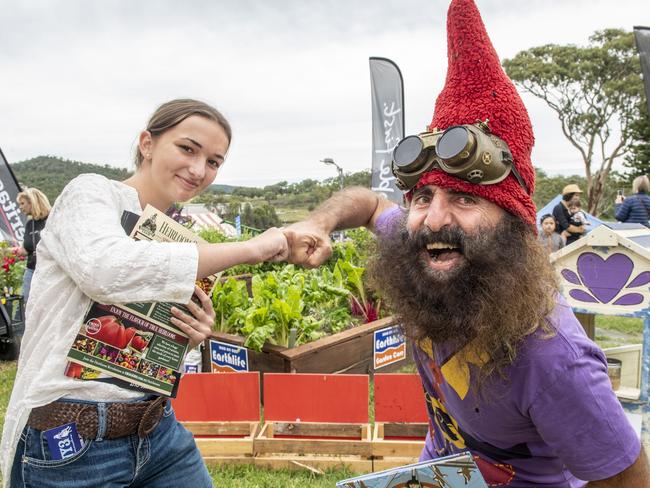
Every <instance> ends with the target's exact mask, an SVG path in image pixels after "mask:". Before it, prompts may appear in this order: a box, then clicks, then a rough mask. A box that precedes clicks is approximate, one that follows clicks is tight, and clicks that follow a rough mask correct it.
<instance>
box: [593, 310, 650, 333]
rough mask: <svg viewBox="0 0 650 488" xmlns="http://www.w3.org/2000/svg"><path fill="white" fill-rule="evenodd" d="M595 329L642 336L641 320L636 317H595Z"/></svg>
mask: <svg viewBox="0 0 650 488" xmlns="http://www.w3.org/2000/svg"><path fill="white" fill-rule="evenodd" d="M596 327H600V328H601V329H607V330H615V331H617V332H622V333H624V334H630V335H638V336H643V319H641V318H638V317H618V316H616V315H596Z"/></svg>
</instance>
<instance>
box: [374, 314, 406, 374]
mask: <svg viewBox="0 0 650 488" xmlns="http://www.w3.org/2000/svg"><path fill="white" fill-rule="evenodd" d="M373 358H374V366H375V369H379V368H383V367H384V366H388V365H389V364H393V363H397V362H399V361H403V360H404V359H406V340H405V339H404V334H403V332H402V328H401V327H400V326H399V325H392V326H390V327H386V328H385V329H381V330H376V331H375V345H374V354H373Z"/></svg>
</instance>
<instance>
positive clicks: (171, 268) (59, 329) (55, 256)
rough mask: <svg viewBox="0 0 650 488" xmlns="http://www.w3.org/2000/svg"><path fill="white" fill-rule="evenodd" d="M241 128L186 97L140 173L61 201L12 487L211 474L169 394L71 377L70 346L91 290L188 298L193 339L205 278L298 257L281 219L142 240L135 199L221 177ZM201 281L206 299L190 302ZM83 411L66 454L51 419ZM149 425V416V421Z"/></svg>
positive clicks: (198, 481)
mask: <svg viewBox="0 0 650 488" xmlns="http://www.w3.org/2000/svg"><path fill="white" fill-rule="evenodd" d="M230 139H231V130H230V126H229V124H228V122H227V121H226V119H225V118H224V117H223V116H222V115H221V114H220V113H219V112H218V111H217V110H215V109H214V108H212V107H211V106H209V105H207V104H205V103H202V102H198V101H195V100H173V101H171V102H168V103H165V104H163V105H162V106H160V107H159V108H158V109H157V110H156V112H155V113H154V114H153V116H152V117H151V119H150V120H149V123H148V125H147V128H146V129H145V130H144V131H142V133H141V134H140V137H139V141H138V149H137V155H136V171H135V173H134V175H133V176H131V177H130V178H128V179H127V180H125V181H124V182H118V181H111V180H108V179H106V178H104V177H102V176H99V175H82V176H79V177H77V178H75V179H74V180H73V181H71V182H70V183H69V184H68V186H67V187H66V188H65V189H64V190H63V192H62V193H61V195H60V196H59V198H58V199H57V201H56V203H55V205H54V207H53V208H52V212H51V213H50V217H49V219H48V224H47V227H46V228H45V230H44V231H43V232H42V235H41V242H40V244H39V247H38V260H39V262H38V268H37V270H36V273H35V275H34V281H33V286H32V292H31V297H30V308H29V315H28V317H27V324H26V331H25V336H24V339H23V344H22V352H21V356H20V360H19V364H18V374H17V376H16V381H15V384H14V389H13V392H12V395H11V400H10V403H9V407H8V409H7V414H6V418H5V425H4V432H3V438H2V451H1V455H2V470H3V478H4V482H5V486H6V485H7V483H9V482H10V484H11V486H12V487H22V486H38V487H49V486H53V487H59V486H66V487H98V486H113V487H118V486H129V487H144V486H146V487H168V486H191V487H193V488H194V487H208V486H212V482H211V480H210V476H209V475H208V472H207V470H206V468H205V465H204V463H203V461H202V459H201V457H200V454H199V452H198V450H197V449H196V445H195V443H194V440H193V437H192V435H191V434H190V433H189V432H188V431H187V430H185V429H184V428H183V427H182V426H181V425H180V424H179V423H178V422H177V421H176V419H175V417H174V414H173V411H172V410H171V406H170V405H169V403H168V402H165V400H164V398H160V397H152V396H146V397H143V395H142V394H141V393H138V392H134V391H132V390H129V389H125V388H120V387H118V386H115V385H112V384H107V383H102V382H98V381H82V380H76V379H73V378H69V377H67V376H65V375H64V370H65V367H66V362H67V361H66V355H67V352H68V350H69V349H70V346H71V345H72V343H73V341H74V339H75V336H76V334H77V331H78V328H79V326H80V324H81V322H82V320H83V317H84V315H85V313H86V310H87V309H88V306H89V304H90V301H91V300H95V301H97V302H100V303H124V302H150V301H170V302H177V303H187V306H188V308H189V310H190V311H191V313H192V316H190V315H187V314H184V313H182V312H181V311H180V310H178V309H175V308H172V313H173V315H174V318H172V322H173V323H174V324H175V325H176V326H177V327H179V328H180V329H181V330H182V331H183V332H185V333H186V334H187V335H188V336H189V338H190V346H192V347H194V346H196V345H197V344H199V343H200V342H201V341H203V340H204V339H205V338H206V337H207V336H208V335H209V333H210V330H211V326H212V323H213V321H214V311H213V310H212V304H211V301H210V298H209V297H208V296H207V295H206V294H205V293H203V292H202V291H201V290H200V288H198V287H196V286H195V280H196V279H200V278H203V277H205V276H208V275H210V274H214V273H215V272H218V271H220V270H223V269H226V268H228V267H230V266H233V265H236V264H240V263H257V262H260V261H265V260H280V259H285V258H286V256H287V254H288V251H287V242H286V238H285V237H284V234H283V233H282V232H281V231H280V230H278V229H269V230H268V231H266V232H265V233H263V234H261V235H260V236H257V237H255V238H254V239H251V240H249V241H247V242H236V243H224V244H205V245H196V244H191V243H158V242H142V241H140V242H136V241H134V240H132V239H130V238H129V237H128V236H127V235H126V234H125V232H124V230H123V229H122V227H121V225H120V218H121V216H122V213H123V211H125V210H128V211H131V212H136V213H140V212H142V209H143V208H144V207H145V205H147V204H151V205H153V206H154V207H156V208H157V209H159V210H162V211H164V210H165V209H166V208H168V207H169V206H170V205H171V204H172V203H174V202H179V201H180V202H182V201H186V200H189V199H191V198H192V197H194V196H196V195H197V194H199V193H200V192H201V191H202V190H203V189H205V188H206V187H207V186H208V185H210V184H211V183H212V181H213V180H214V178H215V176H216V174H217V171H218V170H219V168H220V167H221V165H222V164H223V162H224V159H225V157H226V153H227V151H228V146H229V144H230ZM193 293H195V294H196V296H197V297H198V298H199V301H200V303H201V305H200V306H199V305H196V304H195V303H194V302H193V301H191V300H190V298H191V296H192V294H193ZM68 423H74V424H75V426H76V430H77V431H78V432H85V433H86V434H85V437H84V436H82V441H83V447H81V448H80V449H79V450H78V451H77V452H76V453H75V454H73V455H72V456H70V457H66V458H65V459H56V456H53V455H52V452H51V451H50V449H49V447H48V446H49V444H48V434H47V431H48V430H50V429H52V428H55V427H59V426H61V425H66V424H68ZM143 426H146V428H144V427H143Z"/></svg>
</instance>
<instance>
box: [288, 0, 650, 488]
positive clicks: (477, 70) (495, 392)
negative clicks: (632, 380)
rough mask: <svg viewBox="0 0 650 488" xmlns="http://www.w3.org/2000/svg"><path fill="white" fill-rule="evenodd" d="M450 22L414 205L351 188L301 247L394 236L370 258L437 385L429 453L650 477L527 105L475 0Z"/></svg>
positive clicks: (642, 480)
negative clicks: (546, 209) (574, 261)
mask: <svg viewBox="0 0 650 488" xmlns="http://www.w3.org/2000/svg"><path fill="white" fill-rule="evenodd" d="M447 27H448V44H449V46H448V61H449V71H448V74H447V80H446V83H445V87H444V89H443V91H442V93H441V94H440V95H439V97H438V99H437V101H436V107H435V111H434V116H433V120H432V122H431V124H430V126H429V131H428V132H427V133H423V134H420V135H418V136H411V137H408V138H406V139H404V140H403V141H402V142H401V143H400V144H398V146H397V147H396V148H395V151H394V154H393V173H394V175H395V177H396V178H397V181H398V184H399V186H401V188H403V189H405V190H407V193H406V199H407V201H408V208H406V209H402V208H400V207H398V206H397V205H394V204H392V203H390V202H389V201H388V200H386V199H383V198H381V197H379V196H377V194H375V193H373V192H371V191H369V190H366V189H362V188H352V189H348V190H345V191H343V192H341V193H339V194H336V195H335V196H334V197H332V198H331V199H330V200H328V201H327V202H325V204H323V205H322V206H321V207H320V208H319V209H317V210H316V211H315V212H314V213H313V214H311V215H310V217H309V219H308V220H306V221H304V222H301V223H298V224H295V225H294V226H292V227H290V228H288V229H287V231H286V234H287V237H288V239H289V243H290V245H291V260H292V262H294V263H299V264H303V265H306V266H317V265H319V264H321V263H322V262H323V261H325V260H326V259H327V258H328V257H329V255H330V253H331V249H330V242H329V237H328V234H329V233H330V232H332V231H333V230H335V229H344V228H350V227H358V226H366V227H368V228H369V229H371V230H373V231H374V232H375V233H376V234H378V236H379V239H378V249H377V252H376V255H375V256H374V258H373V260H372V262H371V264H370V271H371V273H372V275H373V277H374V281H375V283H377V285H378V287H379V290H380V292H381V294H382V295H383V296H384V297H386V298H387V300H388V302H389V304H390V307H391V310H392V311H393V312H394V313H395V314H396V315H397V316H398V317H399V319H400V320H401V323H402V324H403V327H404V330H405V333H406V334H407V336H408V337H409V338H410V339H411V340H412V344H413V346H414V359H415V362H416V365H417V368H418V371H419V373H420V376H421V378H422V383H423V386H424V392H425V398H426V405H427V409H428V413H429V424H430V428H429V433H428V435H427V439H426V444H425V448H424V450H423V452H422V456H421V459H422V460H425V459H430V458H436V457H440V456H445V455H449V454H453V453H457V452H460V451H465V450H469V451H471V453H472V454H473V456H474V459H475V461H476V462H477V464H478V466H479V468H480V470H481V472H482V474H483V476H484V478H485V479H486V481H487V483H488V485H489V486H507V487H539V486H553V487H567V488H576V487H585V486H588V487H598V488H603V487H617V488H621V487H623V488H630V487H634V488H637V487H647V486H650V485H649V484H648V480H649V479H650V468H649V467H648V463H647V459H646V456H645V454H644V453H643V450H642V448H641V443H640V441H639V438H638V436H637V435H636V433H635V432H634V430H633V429H632V427H631V426H630V424H629V422H628V420H627V418H626V416H625V413H624V411H623V409H622V407H621V405H620V403H619V402H618V400H617V398H616V396H615V394H614V392H613V391H612V388H611V385H610V382H609V379H608V376H607V364H606V358H605V356H604V354H603V352H602V351H601V350H600V349H599V348H598V347H597V346H596V345H595V344H594V343H593V342H591V341H590V340H589V339H588V338H587V337H586V335H585V334H584V331H583V329H582V327H581V326H580V324H579V322H578V321H577V320H576V318H575V316H574V315H573V312H572V310H571V308H570V307H569V305H568V304H567V303H566V301H565V300H564V299H563V298H562V297H561V295H560V294H559V292H558V285H557V282H556V279H555V274H554V271H553V269H552V267H551V265H550V264H549V261H548V258H547V256H546V253H545V252H544V250H543V249H542V248H541V247H540V245H539V244H538V243H537V240H536V236H535V234H536V214H535V205H534V203H533V201H532V198H531V195H532V193H533V191H534V186H535V171H534V168H533V166H532V163H531V160H530V154H531V150H532V146H533V134H532V128H531V124H530V120H529V118H528V114H527V112H526V109H525V107H524V106H523V103H522V101H521V99H520V97H519V95H518V94H517V92H516V90H515V88H514V85H513V84H512V82H511V81H510V80H509V79H508V78H507V76H506V75H505V73H504V72H503V70H502V69H501V66H500V64H499V59H498V57H497V55H496V52H495V51H494V48H493V47H492V44H491V42H490V40H489V38H488V36H487V33H486V31H485V27H484V26H483V23H482V21H481V18H480V14H479V13H478V10H477V8H476V6H475V5H474V3H473V1H472V0H452V2H451V6H450V9H449V14H448V26H447Z"/></svg>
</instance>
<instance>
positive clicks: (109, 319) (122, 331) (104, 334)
mask: <svg viewBox="0 0 650 488" xmlns="http://www.w3.org/2000/svg"><path fill="white" fill-rule="evenodd" d="M135 333H136V329H134V328H133V327H129V328H125V327H124V325H123V324H122V323H121V322H120V321H119V319H118V318H117V317H115V315H104V316H103V317H97V318H93V319H90V320H89V321H88V322H86V334H88V336H90V337H92V338H93V339H96V340H98V341H101V342H104V343H106V344H110V345H111V346H113V347H116V348H118V349H124V348H125V347H126V345H127V344H128V343H129V342H130V341H131V339H132V338H133V336H134V335H135Z"/></svg>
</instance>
